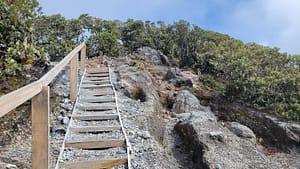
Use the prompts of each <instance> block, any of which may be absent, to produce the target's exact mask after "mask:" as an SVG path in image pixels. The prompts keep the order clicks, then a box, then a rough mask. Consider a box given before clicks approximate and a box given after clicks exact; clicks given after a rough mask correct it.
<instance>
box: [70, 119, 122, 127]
mask: <svg viewBox="0 0 300 169" xmlns="http://www.w3.org/2000/svg"><path fill="white" fill-rule="evenodd" d="M115 125H120V122H119V121H118V120H101V121H82V120H73V121H72V126H73V127H76V126H81V127H84V126H115Z"/></svg>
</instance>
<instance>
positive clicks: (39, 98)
mask: <svg viewBox="0 0 300 169" xmlns="http://www.w3.org/2000/svg"><path fill="white" fill-rule="evenodd" d="M49 97H50V95H49V86H44V87H43V88H42V91H41V92H40V93H39V94H37V95H36V96H34V97H33V98H32V100H31V106H32V108H31V109H32V168H33V169H48V168H49V162H50V160H49V111H50V106H49V100H50V99H49Z"/></svg>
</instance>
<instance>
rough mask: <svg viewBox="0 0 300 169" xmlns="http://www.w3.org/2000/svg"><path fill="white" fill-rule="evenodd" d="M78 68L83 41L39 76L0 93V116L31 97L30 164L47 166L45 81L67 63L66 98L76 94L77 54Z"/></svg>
mask: <svg viewBox="0 0 300 169" xmlns="http://www.w3.org/2000/svg"><path fill="white" fill-rule="evenodd" d="M79 53H80V69H81V71H84V69H85V58H86V57H85V55H86V45H85V44H84V43H82V44H80V45H79V46H77V47H76V48H75V49H73V50H72V51H71V52H70V53H69V54H68V55H67V56H65V58H64V59H63V60H62V61H60V62H59V63H58V64H57V65H55V67H54V68H52V69H51V70H50V71H49V72H48V73H47V74H45V75H44V76H43V77H42V78H41V79H39V80H38V81H35V82H33V83H31V84H29V85H27V86H24V87H22V88H20V89H17V90H15V91H13V92H11V93H9V94H7V95H4V96H1V97H0V117H2V116H4V115H6V114H7V113H9V112H10V111H11V110H14V109H15V108H16V107H18V106H20V105H21V104H23V103H24V102H26V101H28V100H30V99H31V111H32V112H31V113H32V168H33V169H48V168H49V162H50V161H49V145H50V144H49V115H50V108H49V107H50V99H49V98H50V97H49V96H50V94H49V84H50V83H51V82H52V81H53V79H54V78H55V77H56V76H57V75H58V74H59V73H60V72H61V71H62V70H63V69H64V67H65V66H66V65H67V64H68V63H70V64H71V65H70V67H71V76H70V81H71V85H70V88H71V89H70V92H71V93H70V99H71V100H72V101H75V100H76V97H77V86H78V85H77V78H78V56H79Z"/></svg>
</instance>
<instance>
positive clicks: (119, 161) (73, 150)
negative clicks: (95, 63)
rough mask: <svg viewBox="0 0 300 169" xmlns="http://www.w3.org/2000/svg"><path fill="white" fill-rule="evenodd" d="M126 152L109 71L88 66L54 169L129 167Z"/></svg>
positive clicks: (128, 148) (124, 138)
mask: <svg viewBox="0 0 300 169" xmlns="http://www.w3.org/2000/svg"><path fill="white" fill-rule="evenodd" d="M129 154H130V146H129V143H128V141H127V136H126V133H125V132H124V129H123V125H122V121H121V120H120V114H119V110H118V105H117V99H116V95H115V89H114V87H113V85H112V83H111V79H110V70H109V68H108V67H105V66H103V67H101V68H88V69H87V70H86V71H85V73H84V75H83V77H82V80H81V84H80V86H79V92H78V96H77V100H76V103H75V106H74V109H73V112H72V116H71V120H70V123H69V127H68V130H67V133H66V136H65V140H64V144H63V147H62V151H61V153H60V156H59V158H58V161H57V164H56V169H100V168H115V169H119V168H120V169H122V168H130V158H129Z"/></svg>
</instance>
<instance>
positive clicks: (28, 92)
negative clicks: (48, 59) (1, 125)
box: [0, 43, 85, 117]
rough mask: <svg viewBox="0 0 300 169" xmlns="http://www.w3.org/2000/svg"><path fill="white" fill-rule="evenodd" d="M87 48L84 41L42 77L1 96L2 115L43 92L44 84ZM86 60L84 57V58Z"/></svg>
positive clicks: (0, 114)
mask: <svg viewBox="0 0 300 169" xmlns="http://www.w3.org/2000/svg"><path fill="white" fill-rule="evenodd" d="M81 49H84V50H85V44H84V43H82V44H80V45H79V46H77V47H76V48H75V49H73V50H72V51H71V52H70V53H69V54H68V55H67V56H66V57H65V58H64V59H63V60H61V61H60V62H59V63H58V64H57V65H55V67H53V68H52V69H51V70H50V71H49V72H48V73H46V74H45V75H44V76H43V77H42V78H41V79H39V80H37V81H35V82H33V83H30V84H28V85H26V86H24V87H22V88H20V89H17V90H15V91H13V92H10V93H8V94H6V95H4V96H1V97H0V117H2V116H4V115H6V114H7V113H8V112H10V111H11V110H13V109H15V108H16V107H18V106H20V105H21V104H23V103H24V102H26V101H27V100H29V99H31V98H32V97H34V96H35V95H37V94H38V93H40V92H41V90H42V86H47V85H48V84H49V83H51V82H52V81H53V79H54V78H55V77H56V76H57V75H58V74H59V73H60V72H61V70H62V69H63V68H64V67H65V66H66V65H67V64H68V63H69V62H70V61H71V59H72V58H73V57H74V56H75V55H76V54H77V53H78V52H80V51H81ZM83 60H84V59H83Z"/></svg>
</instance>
